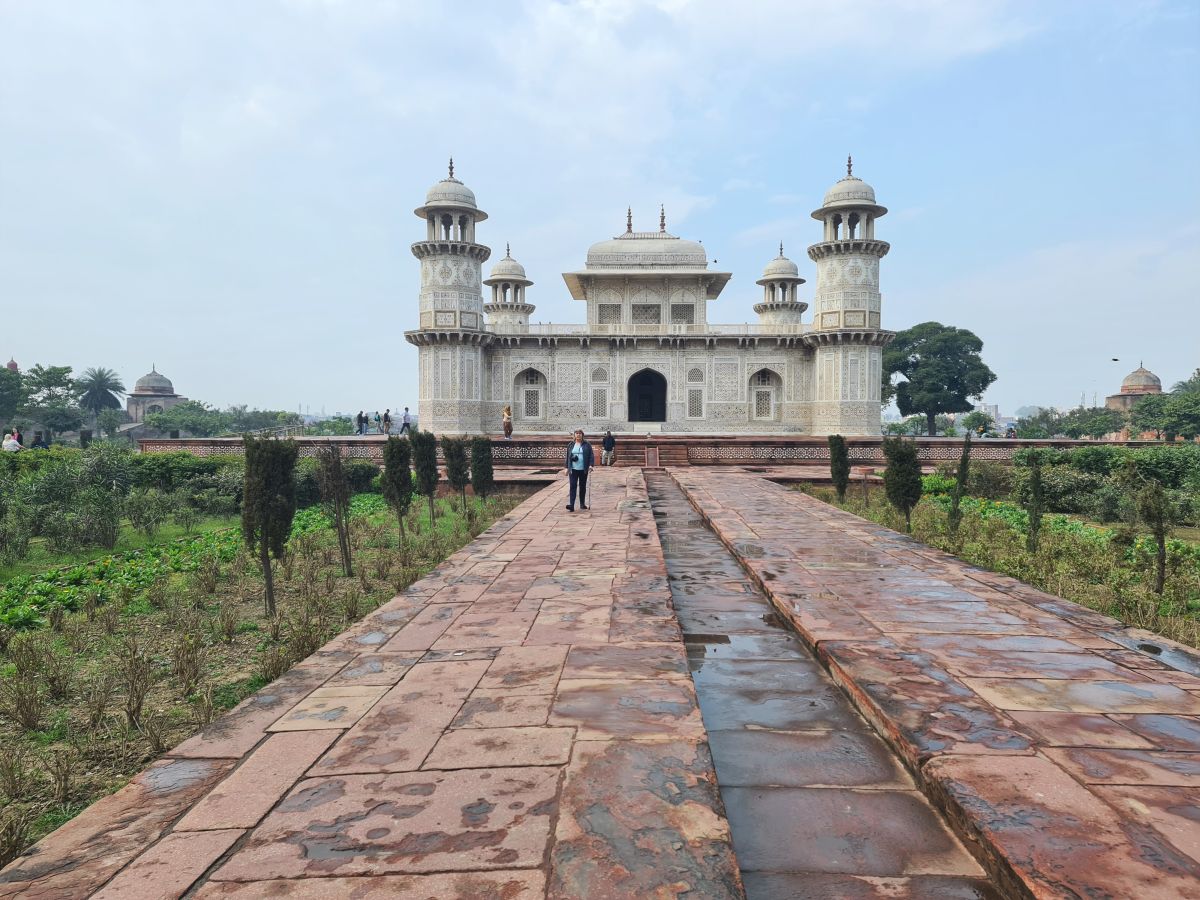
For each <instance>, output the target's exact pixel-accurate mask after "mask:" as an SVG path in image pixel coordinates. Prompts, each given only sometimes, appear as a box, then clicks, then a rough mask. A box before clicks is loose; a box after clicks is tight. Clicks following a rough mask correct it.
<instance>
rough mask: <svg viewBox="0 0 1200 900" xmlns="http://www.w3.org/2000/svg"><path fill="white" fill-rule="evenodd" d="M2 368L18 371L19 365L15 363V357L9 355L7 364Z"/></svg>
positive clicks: (19, 369)
mask: <svg viewBox="0 0 1200 900" xmlns="http://www.w3.org/2000/svg"><path fill="white" fill-rule="evenodd" d="M4 368H6V369H8V371H10V372H20V371H21V367H20V366H18V365H17V361H16V360H15V359H13V358H12V357H9V360H8V364H7V365H6V366H5V367H4Z"/></svg>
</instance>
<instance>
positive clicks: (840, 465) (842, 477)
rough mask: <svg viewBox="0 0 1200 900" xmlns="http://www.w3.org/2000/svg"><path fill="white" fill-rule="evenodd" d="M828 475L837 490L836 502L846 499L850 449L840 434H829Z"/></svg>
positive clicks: (848, 483) (848, 482)
mask: <svg viewBox="0 0 1200 900" xmlns="http://www.w3.org/2000/svg"><path fill="white" fill-rule="evenodd" d="M829 477H830V478H831V479H832V480H833V487H834V490H836V491H837V498H838V502H839V503H841V502H842V501H844V500H845V499H846V488H847V487H849V486H850V451H849V450H847V449H846V439H845V438H844V437H842V436H841V435H840V434H831V435H830V436H829Z"/></svg>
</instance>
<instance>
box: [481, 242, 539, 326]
mask: <svg viewBox="0 0 1200 900" xmlns="http://www.w3.org/2000/svg"><path fill="white" fill-rule="evenodd" d="M483 283H484V284H485V285H487V286H488V287H490V288H491V289H492V300H491V302H490V303H487V304H485V305H484V307H483V309H484V312H486V313H487V315H488V324H489V325H491V326H492V327H493V328H494V329H495V330H496V331H497V332H501V333H505V332H507V333H510V334H511V333H522V332H526V331H528V330H529V315H530V313H532V312H533V311H534V309H535V308H536V307H534V305H533V304H532V303H529V302H527V301H526V298H525V289H526V288H528V287H529V286H530V285H532V284H533V282H532V281H530V280H529V279H528V278H527V277H526V276H525V267H524V266H523V265H521V264H520V263H519V262H517V261H516V260H515V259H513V258H512V249H511V248H510V247H509V246H508V245H507V244H505V245H504V259H502V260H499V261H498V262H497V263H496V264H495V265H494V266H492V274H491V275H490V276H488V277H487V278H486V279H484V282H483Z"/></svg>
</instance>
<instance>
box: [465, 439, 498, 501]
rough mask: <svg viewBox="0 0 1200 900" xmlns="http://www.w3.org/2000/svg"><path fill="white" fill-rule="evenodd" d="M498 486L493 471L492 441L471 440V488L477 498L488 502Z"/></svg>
mask: <svg viewBox="0 0 1200 900" xmlns="http://www.w3.org/2000/svg"><path fill="white" fill-rule="evenodd" d="M495 484H496V477H495V471H494V470H493V469H492V439H491V438H489V437H476V438H472V439H471V487H472V488H473V489H474V491H475V496H476V497H479V498H480V499H481V500H486V499H487V497H488V495H489V494H491V492H492V488H493V487H494V486H495Z"/></svg>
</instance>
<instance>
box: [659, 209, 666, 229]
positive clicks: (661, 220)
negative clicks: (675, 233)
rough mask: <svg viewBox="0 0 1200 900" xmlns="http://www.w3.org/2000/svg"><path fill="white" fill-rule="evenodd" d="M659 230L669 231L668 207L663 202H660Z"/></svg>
mask: <svg viewBox="0 0 1200 900" xmlns="http://www.w3.org/2000/svg"><path fill="white" fill-rule="evenodd" d="M658 230H659V231H661V232H662V233H663V234H666V233H667V208H666V207H665V206H663V205H662V204H661V203H660V204H658Z"/></svg>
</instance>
